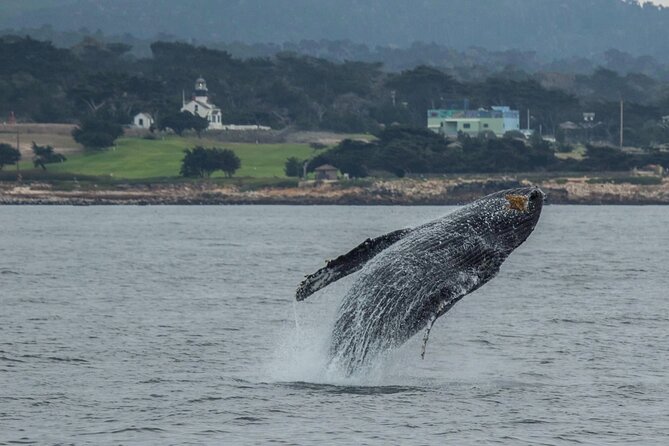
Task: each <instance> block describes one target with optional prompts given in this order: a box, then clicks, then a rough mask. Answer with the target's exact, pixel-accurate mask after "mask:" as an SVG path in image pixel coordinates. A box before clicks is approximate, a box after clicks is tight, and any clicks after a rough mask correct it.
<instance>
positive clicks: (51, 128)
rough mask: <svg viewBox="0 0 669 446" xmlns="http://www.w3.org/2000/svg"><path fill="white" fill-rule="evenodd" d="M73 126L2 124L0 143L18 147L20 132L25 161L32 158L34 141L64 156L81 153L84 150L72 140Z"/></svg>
mask: <svg viewBox="0 0 669 446" xmlns="http://www.w3.org/2000/svg"><path fill="white" fill-rule="evenodd" d="M74 127H75V126H74V125H72V124H16V125H8V124H0V143H5V144H9V145H11V146H14V147H16V135H17V132H18V136H19V146H20V150H21V155H22V156H23V159H28V158H30V157H32V143H33V141H34V142H35V143H36V144H38V145H41V146H45V145H50V146H53V147H54V148H55V149H56V151H57V152H59V153H62V154H64V155H66V156H67V155H68V154H71V153H76V152H81V151H82V150H83V148H82V147H81V146H80V145H79V144H77V143H76V142H75V141H74V139H72V130H73V129H74Z"/></svg>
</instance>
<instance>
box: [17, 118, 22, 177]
mask: <svg viewBox="0 0 669 446" xmlns="http://www.w3.org/2000/svg"><path fill="white" fill-rule="evenodd" d="M16 150H18V151H19V155H20V154H21V139H20V137H19V128H18V127H16ZM16 171H17V172H18V171H19V162H18V161H17V162H16Z"/></svg>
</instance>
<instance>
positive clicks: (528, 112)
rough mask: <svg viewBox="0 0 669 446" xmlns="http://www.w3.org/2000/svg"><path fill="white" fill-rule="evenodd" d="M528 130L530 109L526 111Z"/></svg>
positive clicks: (528, 127) (528, 126)
mask: <svg viewBox="0 0 669 446" xmlns="http://www.w3.org/2000/svg"><path fill="white" fill-rule="evenodd" d="M529 129H530V109H529V108H528V109H527V130H529Z"/></svg>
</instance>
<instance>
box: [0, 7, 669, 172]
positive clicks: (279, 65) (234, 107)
mask: <svg viewBox="0 0 669 446" xmlns="http://www.w3.org/2000/svg"><path fill="white" fill-rule="evenodd" d="M666 13H667V14H669V11H668V12H666ZM323 47H327V49H328V51H330V52H332V53H337V52H338V53H339V58H340V60H344V59H347V58H348V54H349V53H350V51H353V50H355V51H359V52H361V53H360V54H362V53H364V51H363V50H361V49H360V48H358V47H356V46H355V45H354V44H351V43H350V42H349V43H346V42H325V41H324V42H302V43H300V44H295V45H292V46H291V44H286V46H285V48H288V49H290V48H294V49H295V51H298V50H299V51H308V50H310V49H311V51H314V52H318V50H319V48H320V49H323ZM273 48H274V49H273V51H274V52H273V53H271V54H272V55H273V56H272V57H267V58H248V59H239V58H235V57H233V56H232V55H231V54H230V53H228V52H226V51H222V50H219V49H212V48H205V47H201V46H193V45H189V44H186V43H174V42H154V43H153V44H152V45H151V51H152V54H153V57H151V58H145V59H135V58H133V57H128V54H127V52H128V50H129V47H128V45H127V44H115V43H109V42H101V41H98V40H95V39H92V38H90V37H89V38H87V39H85V40H84V41H83V42H81V43H79V44H77V45H75V46H74V47H72V48H71V49H69V50H66V49H58V48H56V47H54V46H53V45H51V44H50V43H47V42H40V41H37V40H33V39H30V38H21V37H15V36H5V37H1V38H0V60H2V61H3V64H2V66H0V110H13V111H14V112H15V113H16V115H17V117H18V119H19V120H20V121H37V122H77V121H81V122H84V121H85V120H88V119H96V118H94V117H97V119H98V120H102V119H104V120H106V121H108V122H110V123H114V124H120V125H124V124H128V123H129V122H130V119H131V117H132V116H134V114H136V113H137V112H139V111H146V112H150V113H152V114H153V115H154V116H155V117H156V118H157V122H158V127H161V128H163V129H164V128H172V129H173V130H174V131H175V132H176V133H178V134H181V133H182V132H183V131H185V130H187V129H193V130H195V131H196V132H198V134H199V133H200V132H201V131H202V130H204V129H205V128H206V126H207V121H206V120H205V119H202V118H199V117H195V116H193V115H189V114H186V115H184V114H183V113H179V112H177V110H179V108H180V99H181V98H180V96H181V91H183V90H185V92H186V94H190V92H191V91H190V89H191V88H192V84H193V81H194V80H195V78H197V77H198V76H200V75H202V76H204V77H205V78H206V79H207V81H208V87H209V90H210V92H211V100H212V102H214V103H215V104H217V105H218V106H220V107H221V109H222V110H223V112H224V113H225V115H224V121H225V122H230V123H238V124H261V125H269V126H271V127H273V128H277V129H278V128H286V127H294V128H301V129H323V130H335V131H341V132H377V131H378V130H379V129H380V128H387V129H391V128H393V127H395V126H396V125H400V126H407V125H412V126H414V127H424V126H425V121H426V110H427V109H428V108H433V107H434V108H439V107H444V108H453V107H460V108H461V107H463V106H464V103H465V98H467V99H468V101H467V102H468V104H469V107H470V108H472V109H474V108H478V107H488V106H491V105H495V104H499V105H501V104H505V105H509V106H511V107H513V108H514V109H517V110H520V111H521V112H522V113H521V116H522V119H521V120H522V124H523V127H525V126H526V111H527V109H530V110H531V119H530V126H531V128H532V129H535V130H538V129H539V128H540V127H542V128H543V131H544V133H546V134H547V135H551V134H554V135H555V136H556V138H558V141H559V142H570V141H574V140H577V141H578V142H592V141H597V142H604V143H608V144H616V143H617V138H618V133H619V127H618V126H619V98H620V97H623V98H624V99H625V100H626V105H625V129H624V135H625V145H627V146H639V147H644V148H652V147H659V146H661V145H662V144H666V143H669V126H666V125H665V124H664V123H663V122H662V121H661V117H662V116H665V115H669V96H667V94H666V91H667V88H666V87H667V84H666V82H664V81H661V80H659V79H653V78H650V77H648V76H647V75H645V74H639V73H627V72H622V70H623V68H624V67H626V66H627V65H626V64H627V59H628V57H626V56H625V55H624V54H622V53H621V52H620V51H618V52H616V51H611V52H607V54H606V58H607V63H608V64H609V65H611V67H618V68H617V69H620V70H621V72H615V71H612V70H611V69H610V68H611V67H609V68H602V69H597V70H594V71H593V72H592V74H576V75H557V74H555V73H551V74H548V73H541V72H539V73H536V74H532V75H531V74H528V73H525V72H522V71H520V70H521V68H522V67H525V69H528V70H529V69H531V66H532V64H531V63H528V62H527V60H528V58H529V59H531V57H532V56H531V55H529V54H527V53H524V52H513V51H509V52H505V53H504V54H503V55H500V54H497V55H495V54H488V53H486V54H488V56H485V57H488V58H490V60H491V62H490V66H489V67H488V68H481V67H479V66H478V65H477V64H475V63H471V62H472V61H471V60H468V61H467V63H463V62H461V61H460V60H459V56H461V55H462V54H461V53H450V52H449V51H445V50H439V48H438V47H435V46H431V45H425V44H417V45H414V46H413V47H412V49H411V50H407V51H409V53H411V51H413V52H423V53H425V54H435V52H436V53H438V54H442V56H440V57H441V59H439V60H436V61H434V63H432V60H430V64H431V65H439V64H441V65H442V66H444V67H447V68H438V67H435V66H426V65H419V64H418V60H419V59H416V58H411V57H409V55H405V56H403V57H405V58H406V61H405V62H404V64H405V65H406V66H407V67H409V68H408V69H405V70H404V71H401V72H395V73H393V72H390V71H386V70H384V69H383V68H384V67H382V66H381V64H379V63H370V62H353V61H344V62H333V61H331V60H324V59H320V58H316V57H310V56H304V55H299V54H297V53H295V52H285V51H280V49H281V47H279V46H277V47H273ZM378 51H381V52H383V51H385V52H384V53H383V55H384V57H385V58H386V59H392V58H393V55H397V54H398V53H397V52H394V51H391V50H390V49H386V50H383V49H378ZM440 51H441V53H440ZM481 51H483V50H481ZM476 53H477V54H479V55H480V54H483V53H480V52H479V51H478V50H477V52H476ZM353 54H357V53H353ZM456 56H457V57H456ZM361 57H362V56H361ZM480 57H484V56H480ZM366 60H372V59H366ZM494 61H500V63H499V64H496V63H494ZM502 61H506V62H504V63H502ZM635 61H636V62H635V63H639V64H641V62H643V60H642V59H635ZM646 62H648V64H650V62H649V61H646ZM461 63H462V64H463V65H459V64H461ZM509 63H511V64H512V66H511V67H509V68H507V69H502V70H501V71H500V70H498V69H497V65H499V66H505V65H507V64H509ZM646 65H647V64H646ZM492 66H495V69H494V70H492V68H491V67H492ZM640 66H642V65H640ZM643 66H645V65H643ZM519 67H520V68H519ZM549 68H550V67H549ZM593 68H595V67H593ZM551 71H555V70H553V69H551ZM560 71H562V70H560ZM665 71H666V73H665V74H664V75H663V76H665V77H666V76H669V71H667V70H665ZM554 78H557V81H555V82H554V80H555V79H554ZM549 85H560V86H562V88H564V90H559V89H556V88H549V87H548V86H549ZM575 94H578V96H575ZM583 111H591V112H595V113H596V116H597V117H596V121H597V122H594V123H592V127H591V128H588V129H587V130H583V129H582V130H583V131H582V132H581V135H579V138H574V135H571V136H570V135H564V134H562V133H561V132H560V131H559V124H560V123H562V122H564V121H567V120H569V121H572V122H575V123H581V122H582V112H583ZM599 121H601V123H600V122H599ZM109 135H112V133H110V132H108V131H104V132H90V133H89V134H88V135H86V136H82V141H84V142H83V144H84V145H86V146H87V147H105V146H109V145H111V144H112V141H113V139H111V138H110V137H109ZM112 136H113V135H112ZM514 137H519V136H518V135H517V134H516V135H515V136H514ZM461 139H462V141H465V140H466V139H465V137H463V138H461ZM488 139H490V138H488ZM462 141H461V142H462ZM538 143H540V142H539V141H536V142H535V144H532V145H533V147H534V148H535V149H537V150H539V149H540V150H544V149H545V148H546V147H547V145H546V144H544V143H541V144H542V146H541V147H539V146H538V145H537V144H538ZM421 144H423V143H420V144H419V145H421ZM505 144H506V143H505ZM479 145H484V146H485V145H487V143H485V142H481V143H480V144H479ZM414 149H416V150H418V148H416V147H414V148H407V147H405V148H402V147H390V148H389V152H388V155H389V156H391V157H394V158H397V157H401V156H404V155H402V151H403V150H411V151H414ZM420 150H423V149H420ZM420 150H419V151H420ZM429 151H430V150H428V152H429ZM451 155H452V154H449V156H450V157H451V158H452V156H451ZM421 157H422V161H420V162H418V164H411V165H408V166H405V167H406V169H409V170H405V169H404V168H402V169H400V170H396V171H395V172H396V173H398V174H399V173H401V172H402V171H405V172H406V173H409V172H414V171H416V170H423V169H424V164H425V162H426V161H425V156H424V154H423V155H421ZM451 158H449V160H448V162H449V163H450V162H451V161H453V160H452V159H451ZM432 161H433V160H432ZM432 161H430V162H432ZM456 161H457V160H456ZM444 162H446V161H444ZM457 162H460V161H457ZM421 163H422V164H421ZM456 164H457V163H456ZM351 169H353V167H351ZM357 173H358V174H363V173H364V172H363V171H362V170H361V171H358V172H357Z"/></svg>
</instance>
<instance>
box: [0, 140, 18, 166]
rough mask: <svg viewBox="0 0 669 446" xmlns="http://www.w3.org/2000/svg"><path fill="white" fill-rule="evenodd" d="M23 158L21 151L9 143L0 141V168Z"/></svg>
mask: <svg viewBox="0 0 669 446" xmlns="http://www.w3.org/2000/svg"><path fill="white" fill-rule="evenodd" d="M20 159H21V152H19V151H18V150H17V149H15V148H14V147H12V146H10V145H9V144H5V143H0V170H2V168H3V167H5V165H8V164H10V165H11V164H16V163H18V162H19V160H20Z"/></svg>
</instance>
